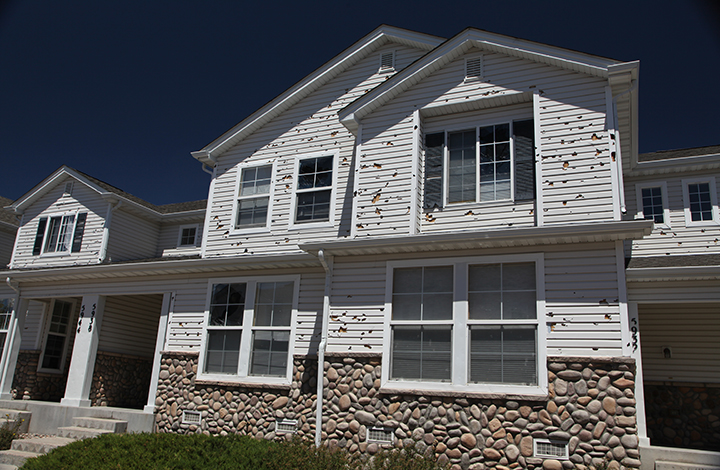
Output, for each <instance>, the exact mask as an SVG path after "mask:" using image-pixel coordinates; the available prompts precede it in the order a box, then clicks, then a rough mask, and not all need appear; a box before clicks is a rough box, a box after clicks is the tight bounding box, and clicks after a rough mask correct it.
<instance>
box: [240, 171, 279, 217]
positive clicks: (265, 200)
mask: <svg viewBox="0 0 720 470" xmlns="http://www.w3.org/2000/svg"><path fill="white" fill-rule="evenodd" d="M271 179H272V165H263V166H256V167H248V168H243V169H242V170H241V172H240V187H239V190H238V200H237V220H236V221H235V228H250V227H266V226H267V223H268V213H269V209H270V187H271V184H270V182H271Z"/></svg>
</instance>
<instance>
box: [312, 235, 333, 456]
mask: <svg viewBox="0 0 720 470" xmlns="http://www.w3.org/2000/svg"><path fill="white" fill-rule="evenodd" d="M317 256H318V259H319V260H320V264H322V267H323V268H324V269H325V294H324V298H323V311H322V322H321V325H322V326H321V331H320V345H318V372H317V398H316V403H315V446H317V447H320V444H321V442H322V415H323V380H324V377H325V349H326V348H327V338H328V334H327V333H328V325H329V323H330V288H331V284H332V256H328V258H327V259H326V258H325V252H324V251H323V250H322V249H321V250H318V255H317Z"/></svg>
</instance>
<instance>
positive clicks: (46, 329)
mask: <svg viewBox="0 0 720 470" xmlns="http://www.w3.org/2000/svg"><path fill="white" fill-rule="evenodd" d="M57 301H61V302H66V303H69V304H70V317H69V318H68V330H67V332H66V333H65V342H64V344H63V351H62V356H61V358H60V368H58V369H48V368H45V367H43V362H44V361H45V348H46V347H47V339H48V336H49V335H50V334H57V333H51V332H50V324H51V323H52V316H53V311H54V310H55V304H56V303H57ZM76 304H77V303H76V301H75V300H74V299H52V300H51V301H50V303H48V304H46V305H47V307H46V308H47V310H46V315H45V318H44V320H43V330H42V331H43V333H42V338H41V342H40V347H41V350H40V358H39V359H38V369H37V370H38V372H45V373H50V374H62V373H63V371H64V370H65V361H66V360H67V355H68V347H69V346H70V339H71V338H74V335H75V327H76V326H77V325H76V324H75V309H76V308H77V305H76Z"/></svg>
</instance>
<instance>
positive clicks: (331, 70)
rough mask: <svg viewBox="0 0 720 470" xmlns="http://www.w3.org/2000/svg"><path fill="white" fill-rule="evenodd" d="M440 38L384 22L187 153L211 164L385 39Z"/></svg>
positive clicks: (415, 41)
mask: <svg viewBox="0 0 720 470" xmlns="http://www.w3.org/2000/svg"><path fill="white" fill-rule="evenodd" d="M443 40H444V39H443V38H439V37H437V36H432V35H429V34H423V33H418V32H415V31H410V30H407V29H402V28H396V27H393V26H388V25H380V26H379V27H378V28H376V29H375V30H373V31H372V32H370V33H369V34H367V35H366V36H365V37H363V38H362V39H360V40H359V41H357V42H355V43H354V44H353V45H352V46H350V47H348V48H347V49H345V50H344V51H342V52H341V53H340V54H338V55H336V56H335V57H333V58H332V59H330V60H329V61H328V62H326V63H325V64H323V65H322V66H320V67H319V68H318V69H317V70H315V71H314V72H312V73H311V74H309V75H308V76H306V77H305V78H303V79H302V80H300V81H299V82H297V83H296V84H295V85H293V86H292V87H290V88H288V89H287V90H285V91H284V92H283V93H281V94H280V95H278V96H277V97H275V98H274V99H273V100H271V101H270V102H268V103H267V104H266V105H265V106H263V107H262V108H260V109H258V110H257V111H255V112H254V113H253V114H251V115H250V116H248V117H247V118H245V119H244V120H242V121H241V122H240V123H238V124H237V125H235V126H234V127H233V128H232V129H230V130H228V131H227V132H225V133H224V134H223V135H221V136H220V137H218V138H217V139H215V140H214V141H212V142H210V143H209V144H208V145H206V146H205V147H203V148H202V149H201V150H198V151H196V152H192V153H191V154H192V156H193V157H195V158H196V159H197V160H199V161H200V162H201V163H203V164H206V165H209V166H213V165H214V162H215V158H217V156H219V155H220V154H222V153H223V152H225V151H226V150H228V149H229V148H230V147H232V146H233V145H235V144H236V143H238V142H239V141H241V140H242V139H243V138H244V137H246V136H247V135H249V134H251V133H252V132H254V131H255V130H257V129H259V128H260V127H261V126H263V125H264V124H266V123H267V122H269V121H270V120H271V119H273V118H275V117H276V116H278V115H279V114H280V113H282V112H283V111H285V110H287V109H288V108H290V107H291V106H293V105H294V104H296V103H298V102H299V101H300V100H301V99H303V98H305V97H306V96H308V95H309V94H310V93H312V92H313V91H315V90H317V89H318V88H320V87H321V86H323V85H324V84H326V83H327V82H329V81H330V80H331V79H333V78H335V77H336V76H338V75H339V74H340V73H342V72H344V71H345V70H347V69H348V68H350V67H351V66H352V65H354V64H356V63H357V62H358V61H360V60H361V59H363V58H365V57H367V56H368V55H369V54H371V53H372V52H373V51H374V50H376V49H377V48H379V47H380V46H382V45H384V44H386V43H388V42H396V43H399V44H404V45H407V46H410V47H415V48H418V49H424V50H432V49H433V48H435V47H437V46H438V45H439V44H441V43H442V42H443Z"/></svg>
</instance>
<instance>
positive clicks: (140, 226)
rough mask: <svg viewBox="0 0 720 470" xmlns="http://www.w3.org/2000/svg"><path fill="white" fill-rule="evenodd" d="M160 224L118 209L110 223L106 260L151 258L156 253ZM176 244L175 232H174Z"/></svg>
mask: <svg viewBox="0 0 720 470" xmlns="http://www.w3.org/2000/svg"><path fill="white" fill-rule="evenodd" d="M159 235H160V224H159V223H157V222H150V221H148V220H145V219H141V218H140V217H137V216H135V215H133V214H130V213H128V212H125V211H123V210H122V209H118V210H116V211H115V212H113V215H112V219H111V222H110V239H109V241H108V258H109V259H110V260H111V261H125V260H133V259H146V258H153V257H154V256H155V253H156V251H157V241H158V236H159ZM175 237H176V238H175V240H176V242H175V243H177V232H175Z"/></svg>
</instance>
